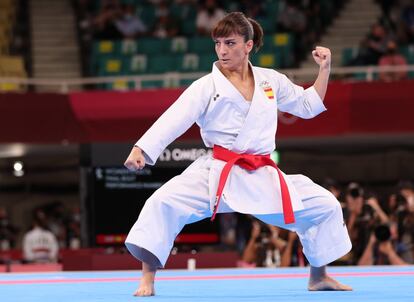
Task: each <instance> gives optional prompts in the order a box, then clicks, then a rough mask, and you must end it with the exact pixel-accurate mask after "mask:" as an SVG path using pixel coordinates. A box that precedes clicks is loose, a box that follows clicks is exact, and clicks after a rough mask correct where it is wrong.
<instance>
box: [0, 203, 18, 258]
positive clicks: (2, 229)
mask: <svg viewBox="0 0 414 302" xmlns="http://www.w3.org/2000/svg"><path fill="white" fill-rule="evenodd" d="M17 233H18V229H17V228H16V227H14V226H13V225H12V224H11V223H10V220H9V215H8V213H7V210H6V208H3V207H1V208H0V251H7V250H9V249H11V248H14V247H15V243H16V236H17Z"/></svg>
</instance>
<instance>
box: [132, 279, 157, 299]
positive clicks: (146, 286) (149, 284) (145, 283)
mask: <svg viewBox="0 0 414 302" xmlns="http://www.w3.org/2000/svg"><path fill="white" fill-rule="evenodd" d="M154 295H155V288H154V282H153V281H151V280H145V278H144V277H142V278H141V281H140V283H139V287H138V288H137V290H136V291H135V293H134V296H137V297H148V296H154Z"/></svg>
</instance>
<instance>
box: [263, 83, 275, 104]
mask: <svg viewBox="0 0 414 302" xmlns="http://www.w3.org/2000/svg"><path fill="white" fill-rule="evenodd" d="M259 86H260V87H261V88H262V89H263V91H264V93H265V95H266V96H267V98H268V99H269V100H274V99H275V94H274V92H273V89H272V86H270V84H269V82H268V81H262V82H261V83H260V85H259Z"/></svg>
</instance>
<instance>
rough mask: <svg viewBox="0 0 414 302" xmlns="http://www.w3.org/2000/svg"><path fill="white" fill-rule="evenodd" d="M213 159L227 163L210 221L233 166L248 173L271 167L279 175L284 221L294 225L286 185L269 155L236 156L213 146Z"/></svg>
mask: <svg viewBox="0 0 414 302" xmlns="http://www.w3.org/2000/svg"><path fill="white" fill-rule="evenodd" d="M213 157H214V158H215V159H219V160H222V161H225V162H227V163H226V164H225V165H224V168H223V170H222V171H221V174H220V180H219V185H218V188H217V193H216V201H215V203H214V210H213V215H212V216H211V220H212V221H213V220H214V218H215V217H216V214H217V209H218V206H219V203H220V199H221V194H222V193H223V189H224V186H225V185H226V181H227V177H228V176H229V173H230V170H231V168H232V167H233V165H238V166H240V167H242V168H244V169H246V170H248V171H253V170H256V169H258V168H260V167H264V166H272V167H273V168H275V169H276V171H277V173H278V174H279V181H280V190H281V193H282V208H283V216H284V219H285V223H286V224H289V223H294V222H295V217H294V215H293V210H292V201H291V200H290V194H289V189H288V186H287V184H286V181H285V179H284V177H283V174H282V172H280V170H279V168H278V167H277V165H276V164H275V163H274V162H273V161H272V160H271V159H270V155H269V154H267V155H253V154H238V153H235V152H233V151H230V150H228V149H225V148H223V147H220V146H214V148H213Z"/></svg>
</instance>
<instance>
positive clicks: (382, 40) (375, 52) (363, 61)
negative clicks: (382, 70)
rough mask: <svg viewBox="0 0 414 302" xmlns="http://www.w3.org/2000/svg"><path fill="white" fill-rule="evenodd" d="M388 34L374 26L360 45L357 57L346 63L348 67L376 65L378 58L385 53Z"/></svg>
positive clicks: (378, 25)
mask: <svg viewBox="0 0 414 302" xmlns="http://www.w3.org/2000/svg"><path fill="white" fill-rule="evenodd" d="M388 40H389V38H388V34H387V32H386V31H385V29H384V27H383V26H382V25H380V24H375V25H373V26H372V28H371V32H370V33H369V34H368V36H367V37H366V38H365V40H364V41H363V42H362V43H361V45H360V49H359V53H358V56H357V57H356V58H354V59H352V60H351V62H349V63H348V65H350V66H365V65H378V61H379V59H380V57H381V56H382V55H383V54H385V53H386V51H387V43H388Z"/></svg>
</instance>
